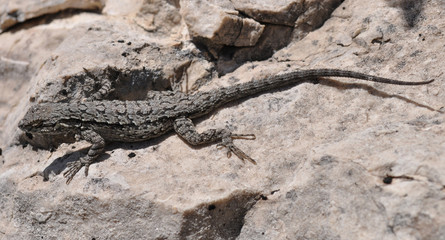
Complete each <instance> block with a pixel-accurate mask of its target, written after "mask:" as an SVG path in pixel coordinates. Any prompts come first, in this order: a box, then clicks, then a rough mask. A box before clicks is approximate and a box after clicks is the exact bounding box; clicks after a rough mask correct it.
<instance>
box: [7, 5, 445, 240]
mask: <svg viewBox="0 0 445 240" xmlns="http://www.w3.org/2000/svg"><path fill="white" fill-rule="evenodd" d="M114 4H116V2H114ZM132 4H134V6H124V7H122V11H117V10H116V9H119V8H118V7H117V6H118V5H114V7H113V5H112V4H111V3H110V5H107V4H106V5H105V7H104V13H103V14H94V13H76V14H70V15H64V17H63V18H55V19H54V20H52V21H51V22H49V23H44V24H39V25H35V26H32V27H24V28H22V29H21V28H19V27H20V25H19V26H17V28H15V30H14V31H13V32H11V31H6V32H3V33H2V34H1V35H0V43H1V44H0V57H1V58H0V68H1V71H0V131H1V133H0V134H1V135H0V148H1V151H0V152H1V154H0V207H1V208H0V209H1V210H0V236H1V237H2V238H4V239H61V238H62V239H93V238H95V239H185V238H188V239H443V236H445V217H444V214H443V212H445V200H444V199H445V191H444V189H445V162H444V159H445V115H444V113H443V111H445V91H444V90H445V80H444V74H443V64H442V63H443V62H444V60H445V59H444V57H443V54H442V52H443V46H444V45H445V40H444V39H445V38H444V36H443V35H444V32H443V19H444V18H445V15H444V12H445V4H444V3H443V1H439V0H429V1H428V0H424V1H419V2H415V3H414V2H412V1H402V0H400V1H386V0H377V1H345V2H343V3H342V4H341V5H340V6H339V8H337V9H336V10H335V11H334V12H333V13H332V17H331V18H330V19H329V20H328V21H327V22H325V23H324V24H323V26H322V27H321V28H319V29H317V30H315V31H313V32H310V33H309V34H307V36H305V37H304V38H303V39H301V41H296V39H294V40H293V41H291V42H290V44H289V46H287V47H286V48H284V49H282V50H280V51H277V52H276V53H274V55H273V57H272V58H270V59H269V60H268V61H262V62H252V63H246V64H243V65H242V66H241V67H239V68H238V69H237V70H236V71H234V72H233V73H230V74H227V75H226V76H224V77H222V78H220V79H217V78H214V79H213V80H212V82H211V83H208V84H207V85H205V86H201V85H202V83H206V81H205V79H209V77H210V76H212V75H213V74H215V73H214V72H213V71H214V69H213V68H212V67H213V66H214V65H213V64H214V63H212V62H206V61H205V60H203V59H202V57H201V53H202V52H200V50H198V49H197V48H195V47H194V46H193V44H191V43H189V42H185V41H184V40H186V39H187V29H188V27H187V25H185V24H184V23H183V22H181V21H179V22H177V21H176V20H174V18H172V20H171V21H167V20H165V19H167V18H165V16H168V14H166V12H169V13H177V14H180V10H179V9H177V7H179V5H180V4H177V2H174V1H167V3H165V4H168V5H162V4H164V3H160V2H159V1H147V2H144V1H134V2H133V3H132ZM150 4H151V5H150ZM151 6H158V8H156V9H152V8H151ZM159 6H164V7H159ZM409 6H414V7H416V9H417V10H416V9H413V8H410V7H409ZM113 9H115V10H113ZM150 9H151V10H150ZM259 9H260V8H259ZM277 9H278V7H277ZM150 14H151V17H147V18H146V19H149V18H150V19H154V21H152V22H150V23H149V24H151V25H150V26H152V27H151V28H150V29H148V28H147V26H149V25H141V24H140V23H141V22H140V19H142V18H144V17H145V16H150ZM197 14H198V13H197ZM174 16H178V15H174ZM138 18H139V20H137V19H138ZM156 19H157V20H156ZM175 22H176V23H177V25H176V26H174V27H173V28H169V27H168V26H172V25H174V23H175ZM146 23H147V22H146ZM147 24H148V23H147ZM287 27H288V28H290V27H289V26H287ZM266 31H267V27H265V29H264V32H266ZM275 31H276V32H275V33H276V34H278V32H279V29H276V30H275ZM294 34H295V33H294ZM120 40H122V41H120ZM259 41H260V40H259ZM130 42H131V44H129V43H130ZM203 55H205V53H204V54H203ZM144 67H145V70H144ZM317 67H323V68H342V69H348V70H356V71H360V72H365V73H371V74H376V75H379V76H384V77H391V78H395V79H399V80H405V81H416V80H427V79H432V78H434V79H436V81H435V82H433V83H432V84H430V85H427V86H416V87H409V86H391V85H383V84H372V83H366V82H365V83H363V82H360V83H357V82H355V81H352V80H348V79H346V80H345V79H320V81H319V84H312V83H303V84H300V85H298V86H295V87H292V88H286V89H281V90H279V91H278V90H277V91H271V92H269V93H266V94H263V95H260V96H256V97H253V98H249V99H246V100H244V101H240V102H237V103H235V104H230V105H229V106H226V107H224V108H222V109H220V110H219V111H217V112H215V113H213V115H212V116H209V117H208V118H206V119H202V121H198V128H199V129H200V130H205V129H208V128H212V127H222V126H228V127H229V128H230V129H232V130H233V131H234V132H238V133H254V134H256V136H257V139H256V140H255V141H237V144H238V145H239V146H240V148H242V149H243V150H244V151H245V152H247V153H248V154H250V156H252V157H253V158H254V159H255V160H256V161H257V162H258V164H257V165H252V164H249V163H242V162H241V161H239V160H238V159H236V158H231V159H227V157H226V155H225V152H224V151H220V150H217V149H216V147H215V146H214V145H210V146H205V147H201V148H191V147H190V146H188V145H186V144H185V143H184V142H183V141H182V140H181V139H180V138H179V137H177V136H176V135H175V134H170V135H168V136H165V137H161V138H160V139H156V140H153V141H147V142H142V143H133V144H123V143H112V144H110V145H109V146H108V147H107V148H106V150H107V154H104V156H102V157H101V159H100V160H101V162H99V163H97V164H94V165H92V166H91V167H90V174H89V176H88V177H84V176H83V175H82V174H79V175H78V176H76V177H75V178H74V180H73V182H72V183H71V184H70V185H68V186H67V185H65V180H64V179H63V177H62V176H61V174H60V173H59V172H56V173H54V174H53V175H52V176H51V177H50V179H49V181H46V182H43V181H42V177H40V176H38V175H36V176H32V177H28V176H30V175H32V174H33V173H35V172H36V171H43V170H44V169H47V168H51V166H54V165H62V166H63V165H64V164H66V162H67V161H70V160H73V159H76V158H78V157H79V156H83V155H84V154H85V150H86V149H85V147H87V146H88V144H87V143H86V142H78V143H75V144H62V145H61V146H60V147H59V148H57V149H56V150H55V151H53V152H50V151H47V150H41V149H37V148H33V147H32V146H30V145H28V146H26V147H23V146H21V145H18V138H19V136H20V132H19V130H18V129H17V122H18V121H19V120H20V118H21V117H22V116H23V114H24V113H25V111H26V110H27V107H28V106H29V105H30V104H34V103H33V102H30V100H33V101H34V102H38V101H50V100H55V101H64V100H69V99H81V98H83V97H87V96H88V94H91V91H93V90H92V89H88V84H86V83H97V84H98V85H97V86H96V87H98V86H100V83H101V81H102V80H103V79H97V80H95V79H92V78H91V77H89V76H88V74H86V73H85V72H84V71H83V68H86V69H88V70H89V71H91V73H93V74H94V76H98V77H100V78H104V77H110V76H111V77H117V76H123V75H124V74H129V75H131V74H134V75H131V77H127V78H124V79H123V81H122V84H123V85H121V86H119V87H118V92H116V93H114V95H112V97H113V98H114V97H115V98H122V99H125V98H143V94H142V93H143V92H145V91H148V90H147V89H152V88H153V89H158V90H160V89H165V88H171V84H170V80H169V79H176V80H178V81H179V80H181V79H183V80H184V79H185V80H187V79H188V80H189V81H188V83H186V82H187V81H183V82H182V84H184V85H183V86H185V87H183V90H184V91H185V89H188V90H189V91H191V90H194V89H192V88H193V87H192V84H193V83H196V84H195V86H197V87H199V86H201V87H200V88H199V90H204V89H210V88H214V87H218V86H223V85H224V86H227V85H230V84H233V83H236V82H241V81H249V80H254V79H259V78H262V77H266V76H268V75H272V74H276V73H279V72H283V71H288V70H291V69H297V68H304V69H306V68H317ZM110 73H111V74H110ZM184 73H187V74H184ZM138 74H139V75H138ZM185 76H187V77H185ZM200 76H203V77H204V80H199V78H200ZM131 79H134V80H135V81H136V82H138V83H143V82H145V83H146V84H148V85H149V86H150V88H147V89H145V88H140V87H136V88H129V86H131V85H128V84H129V83H130V82H131V81H130V80H131ZM111 80H116V78H112V79H111ZM64 82H65V84H64ZM48 84H49V85H48ZM173 85H175V84H173ZM93 88H94V87H93ZM63 89H65V91H62V90H63ZM125 89H127V91H124V90H125ZM136 89H137V90H140V92H138V91H135V90H136ZM141 89H142V90H141ZM61 91H62V92H61ZM141 92H142V93H141ZM63 93H64V94H63ZM438 110H441V111H442V112H440V111H438ZM58 169H60V167H58Z"/></svg>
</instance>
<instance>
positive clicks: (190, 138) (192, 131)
mask: <svg viewBox="0 0 445 240" xmlns="http://www.w3.org/2000/svg"><path fill="white" fill-rule="evenodd" d="M173 127H174V129H175V131H176V133H177V134H178V135H179V136H180V137H181V138H183V139H184V140H185V141H187V142H188V143H189V144H191V145H201V144H207V143H212V142H217V141H221V142H220V143H218V145H217V147H218V148H223V147H224V148H227V157H229V158H230V156H231V155H232V153H233V154H235V155H236V156H237V157H238V158H239V159H241V160H243V161H244V160H248V161H250V162H251V163H253V164H256V162H255V160H253V159H252V158H251V157H249V156H248V155H247V154H246V153H244V152H243V151H242V150H241V149H239V148H238V147H237V146H235V144H234V143H233V139H246V140H254V139H255V135H254V134H232V133H231V132H230V131H229V130H227V129H208V130H206V131H204V132H202V133H198V132H197V131H196V128H195V125H194V124H193V122H192V120H190V119H189V118H178V119H176V120H175V122H174V124H173Z"/></svg>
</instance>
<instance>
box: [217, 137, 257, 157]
mask: <svg viewBox="0 0 445 240" xmlns="http://www.w3.org/2000/svg"><path fill="white" fill-rule="evenodd" d="M255 138H256V137H255V135H254V134H232V135H230V136H229V137H225V138H223V139H222V142H221V143H218V144H217V145H216V146H217V147H218V148H223V147H224V148H227V157H228V158H230V157H231V156H232V153H233V154H235V155H236V156H237V157H238V158H239V159H241V160H242V161H244V160H248V161H249V162H251V163H253V164H256V161H255V160H253V159H252V158H251V157H249V155H247V154H246V153H245V152H243V151H242V150H241V149H239V148H238V147H237V146H235V144H233V139H246V140H254V139H255Z"/></svg>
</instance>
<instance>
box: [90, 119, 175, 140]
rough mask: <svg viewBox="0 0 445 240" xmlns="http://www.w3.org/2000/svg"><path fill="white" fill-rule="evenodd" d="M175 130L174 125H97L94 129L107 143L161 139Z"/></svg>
mask: <svg viewBox="0 0 445 240" xmlns="http://www.w3.org/2000/svg"><path fill="white" fill-rule="evenodd" d="M172 128H173V125H172V124H165V123H162V124H156V125H154V124H148V125H142V126H135V125H107V124H104V125H95V126H92V129H93V130H94V131H95V132H97V133H98V134H99V135H100V136H101V137H103V138H104V139H105V140H106V141H111V142H140V141H145V140H148V139H151V138H155V137H159V136H161V135H163V134H164V133H166V132H168V131H170V130H171V129H172Z"/></svg>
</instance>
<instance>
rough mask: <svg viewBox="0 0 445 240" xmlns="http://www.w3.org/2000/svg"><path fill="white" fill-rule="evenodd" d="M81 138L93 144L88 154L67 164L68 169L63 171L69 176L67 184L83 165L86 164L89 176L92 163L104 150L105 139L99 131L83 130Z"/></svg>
mask: <svg viewBox="0 0 445 240" xmlns="http://www.w3.org/2000/svg"><path fill="white" fill-rule="evenodd" d="M81 138H82V139H84V140H86V141H88V142H90V143H92V145H91V147H90V149H89V150H88V154H87V156H85V157H82V158H80V159H79V160H77V161H74V162H69V163H68V164H67V168H68V170H67V171H66V172H64V173H63V176H64V177H66V178H67V180H66V184H69V183H70V182H71V180H73V178H74V176H75V175H76V174H77V172H79V170H80V169H81V168H82V167H83V166H85V176H88V170H89V167H90V165H91V163H93V162H94V161H95V160H96V158H97V157H98V156H99V155H100V154H101V153H102V152H103V151H104V147H105V140H104V139H103V138H102V137H101V136H100V135H99V134H98V133H96V132H94V131H92V130H85V131H82V132H81Z"/></svg>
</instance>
